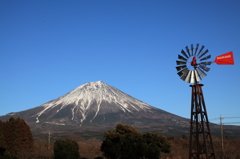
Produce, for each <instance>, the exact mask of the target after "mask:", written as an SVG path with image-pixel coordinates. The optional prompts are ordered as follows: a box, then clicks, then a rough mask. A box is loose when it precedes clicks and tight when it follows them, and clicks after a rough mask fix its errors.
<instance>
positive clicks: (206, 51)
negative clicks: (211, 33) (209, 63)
mask: <svg viewBox="0 0 240 159" xmlns="http://www.w3.org/2000/svg"><path fill="white" fill-rule="evenodd" d="M206 53H208V49H207V50H205V51H204V52H203V53H202V54H199V56H198V58H201V57H203V56H204V55H205V54H206Z"/></svg>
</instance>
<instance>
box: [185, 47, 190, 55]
mask: <svg viewBox="0 0 240 159" xmlns="http://www.w3.org/2000/svg"><path fill="white" fill-rule="evenodd" d="M185 48H186V50H187V53H188V56H189V57H190V56H191V55H190V52H189V49H188V46H186V47H185Z"/></svg>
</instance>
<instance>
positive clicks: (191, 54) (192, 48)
mask: <svg viewBox="0 0 240 159" xmlns="http://www.w3.org/2000/svg"><path fill="white" fill-rule="evenodd" d="M193 54H194V52H193V44H191V56H194V55H193Z"/></svg>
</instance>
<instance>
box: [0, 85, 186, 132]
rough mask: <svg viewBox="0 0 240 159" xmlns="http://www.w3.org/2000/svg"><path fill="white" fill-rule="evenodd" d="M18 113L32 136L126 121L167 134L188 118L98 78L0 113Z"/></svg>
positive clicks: (105, 127) (95, 128)
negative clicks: (42, 101)
mask: <svg viewBox="0 0 240 159" xmlns="http://www.w3.org/2000/svg"><path fill="white" fill-rule="evenodd" d="M10 117H14V118H16V117H20V118H22V119H24V120H25V121H26V122H27V123H28V125H29V126H30V128H31V130H32V132H33V134H34V135H35V136H37V135H39V134H44V133H46V131H49V130H51V132H55V133H60V134H64V133H65V134H68V135H70V134H77V133H78V132H85V135H86V134H89V132H90V131H98V132H103V131H106V130H108V129H112V128H114V127H115V126H116V125H117V124H119V123H122V124H128V125H131V126H133V127H135V128H137V129H139V130H140V131H150V130H151V131H154V132H159V133H161V134H168V136H169V135H171V136H181V135H183V134H188V131H189V119H186V118H182V117H180V116H177V115H174V114H171V113H169V112H166V111H164V110H161V109H158V108H156V107H153V106H150V105H148V104H146V103H144V102H142V101H140V100H138V99H135V98H134V97H132V96H130V95H128V94H126V93H124V92H122V91H120V90H118V89H117V88H115V87H112V86H110V85H108V84H106V83H104V82H102V81H97V82H90V83H86V84H83V85H81V86H79V87H77V88H75V89H74V90H72V91H70V92H69V93H67V94H65V95H63V96H61V97H59V98H56V99H54V100H52V101H49V102H47V103H45V104H43V105H40V106H37V107H35V108H32V109H28V110H25V111H21V112H15V113H9V114H6V115H4V116H1V117H0V120H8V119H9V118H10Z"/></svg>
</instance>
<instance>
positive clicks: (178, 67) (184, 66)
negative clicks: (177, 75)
mask: <svg viewBox="0 0 240 159" xmlns="http://www.w3.org/2000/svg"><path fill="white" fill-rule="evenodd" d="M186 67H187V65H182V66H177V67H176V69H177V71H180V70H182V69H184V68H186Z"/></svg>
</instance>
